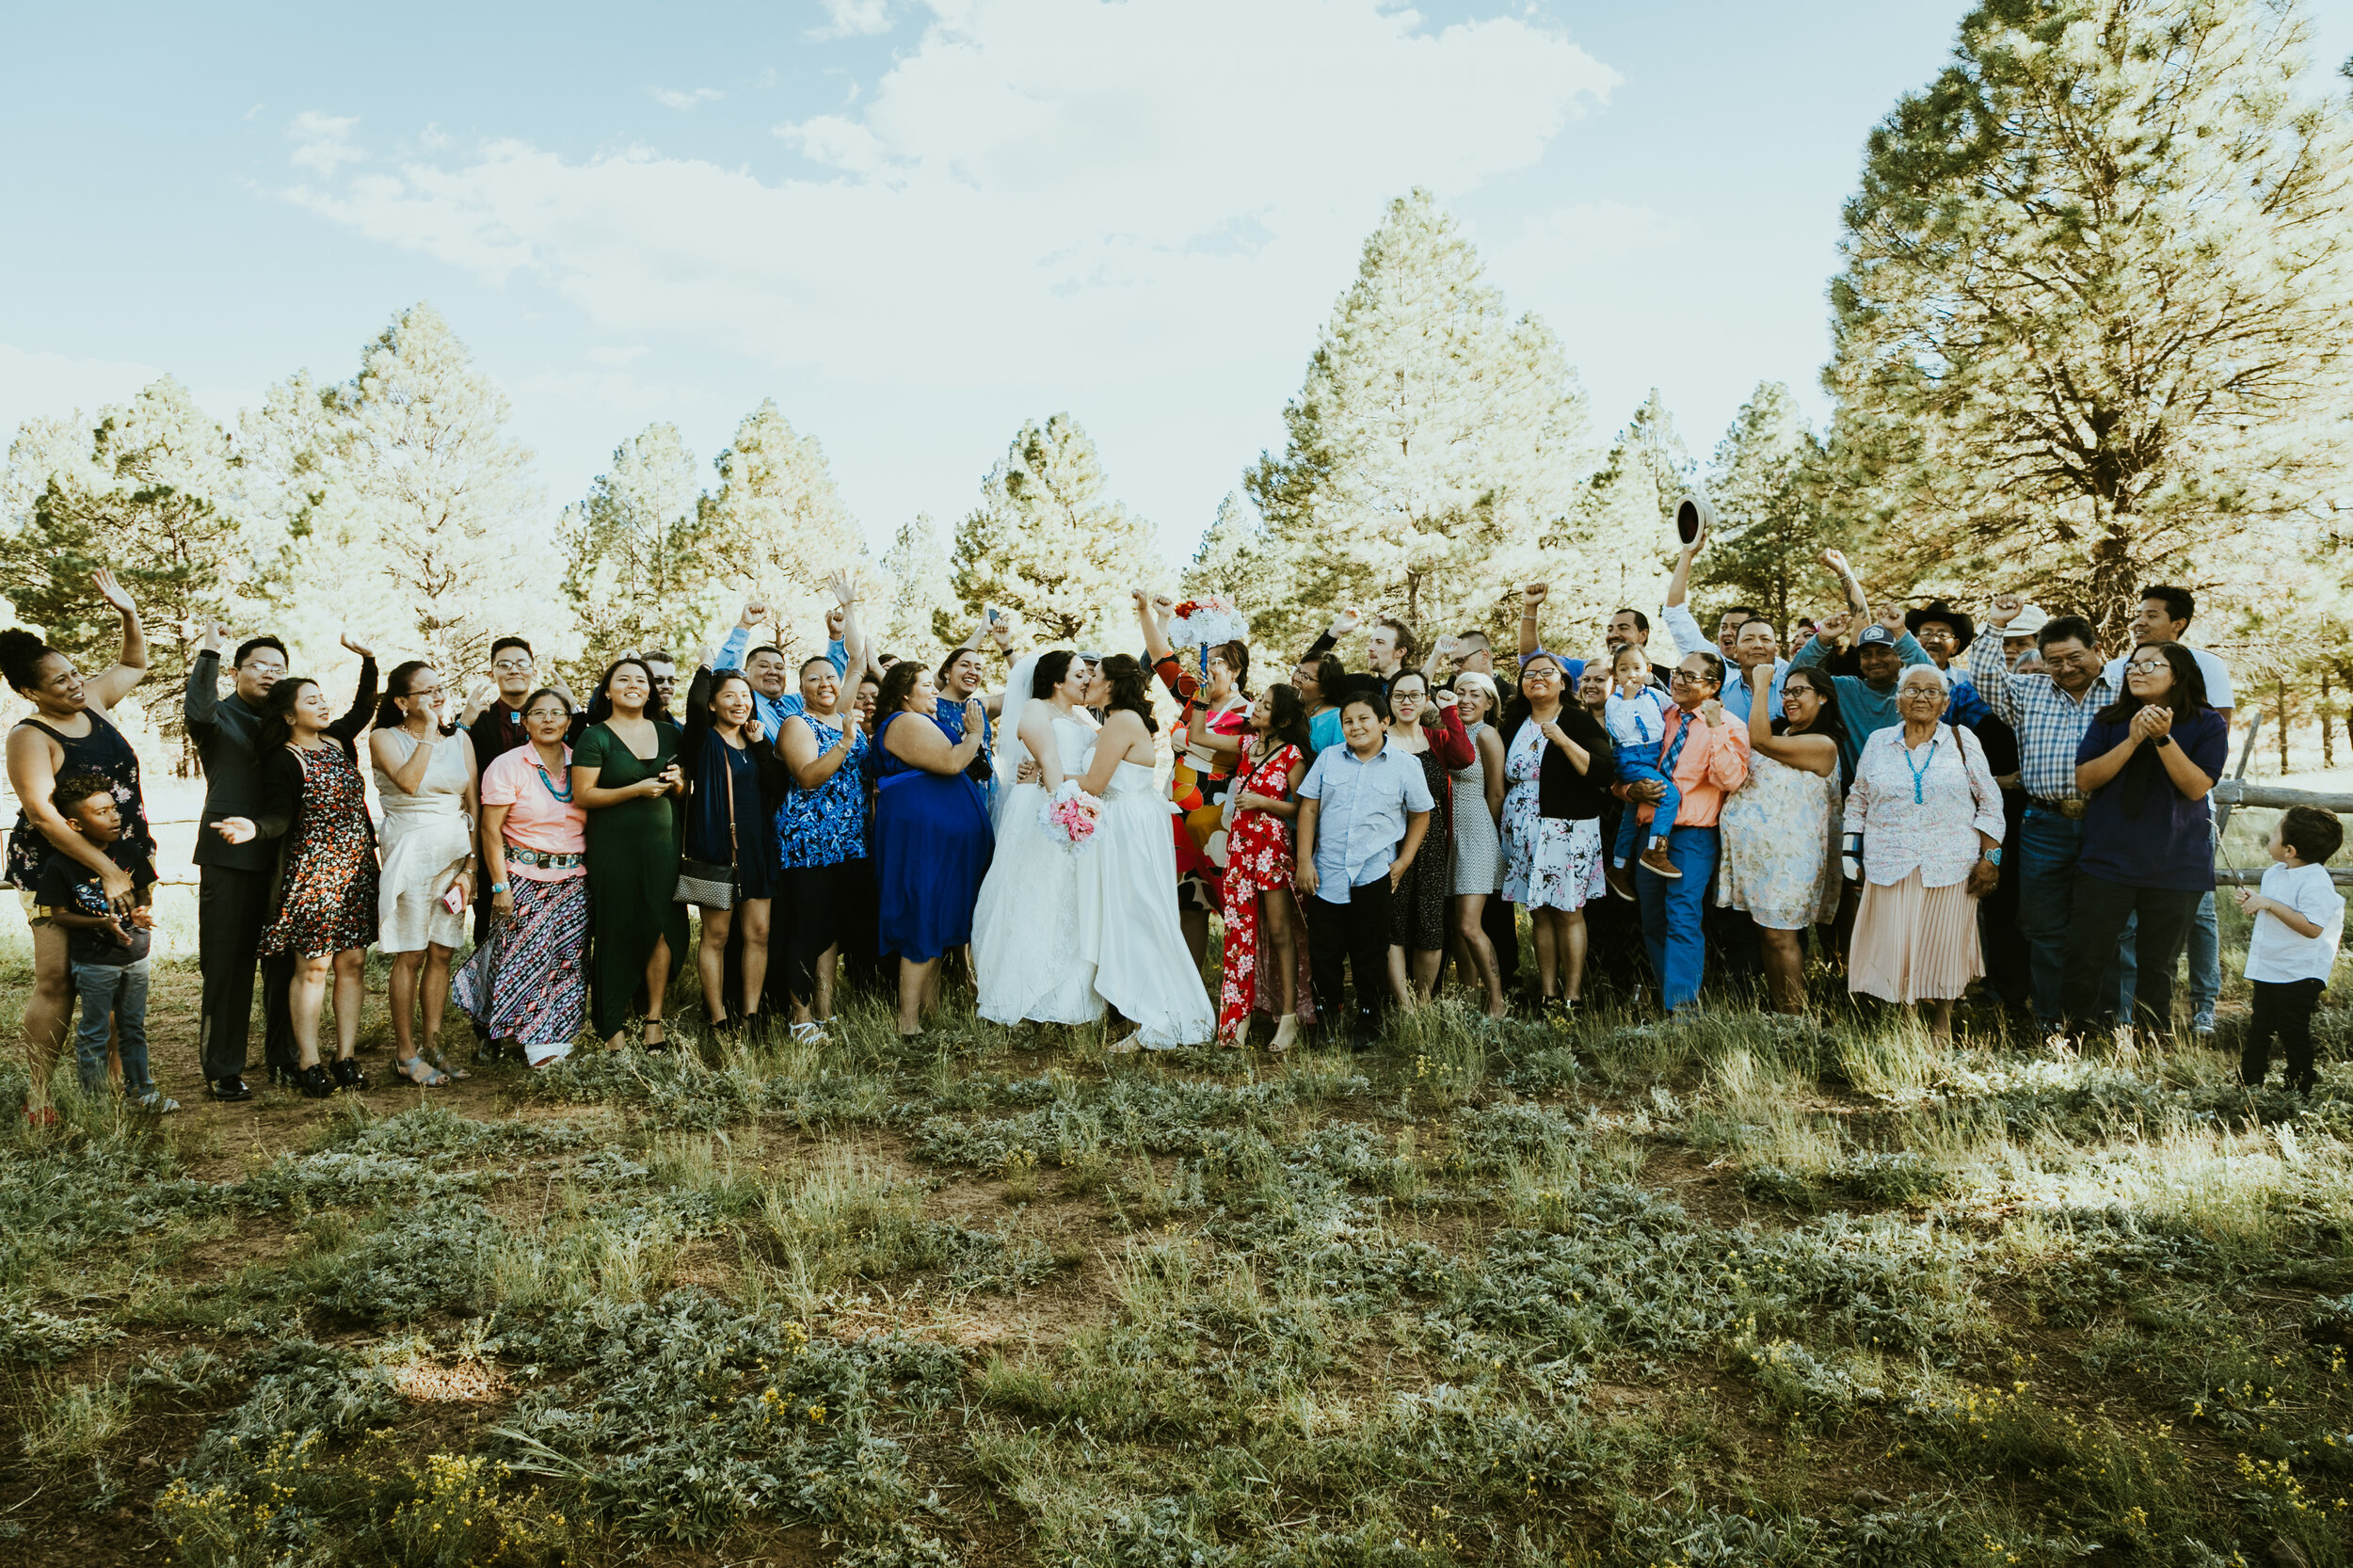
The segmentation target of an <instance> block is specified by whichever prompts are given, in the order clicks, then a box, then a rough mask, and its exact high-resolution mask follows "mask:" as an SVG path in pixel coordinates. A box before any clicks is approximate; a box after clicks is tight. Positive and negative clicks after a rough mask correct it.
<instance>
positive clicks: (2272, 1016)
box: [2138, 980, 2324, 1093]
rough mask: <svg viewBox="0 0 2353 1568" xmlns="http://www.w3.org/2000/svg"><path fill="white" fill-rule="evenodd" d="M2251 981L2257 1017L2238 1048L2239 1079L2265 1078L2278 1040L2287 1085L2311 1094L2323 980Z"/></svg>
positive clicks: (2249, 1081)
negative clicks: (2316, 1018)
mask: <svg viewBox="0 0 2353 1568" xmlns="http://www.w3.org/2000/svg"><path fill="white" fill-rule="evenodd" d="M2138 984H2143V985H2145V984H2148V982H2147V981H2146V980H2143V981H2140V982H2139V983H2138ZM2249 984H2251V985H2253V986H2254V988H2255V1016H2254V1017H2253V1018H2252V1019H2251V1020H2249V1023H2248V1025H2247V1044H2246V1045H2245V1046H2244V1047H2242V1048H2240V1050H2239V1057H2238V1078H2239V1081H2240V1082H2241V1083H2245V1084H2249V1085H2252V1084H2258V1083H2261V1082H2262V1081H2263V1080H2264V1074H2265V1071H2267V1070H2268V1069H2269V1068H2270V1066H2271V1042H2272V1041H2273V1040H2275V1039H2276V1040H2278V1041H2279V1042H2280V1048H2281V1049H2282V1050H2284V1051H2285V1052H2286V1053H2287V1058H2288V1087H2289V1088H2291V1089H2297V1090H2301V1091H2304V1092H2306V1093H2310V1092H2311V1090H2312V1086H2313V1083H2314V1082H2316V1081H2318V1077H2319V1075H2317V1074H2316V1073H2314V1072H2313V1010H2314V1009H2315V1008H2317V1007H2319V1005H2320V993H2321V991H2322V989H2323V988H2324V987H2323V985H2322V983H2321V982H2319V981H2317V980H2256V981H2250V982H2249Z"/></svg>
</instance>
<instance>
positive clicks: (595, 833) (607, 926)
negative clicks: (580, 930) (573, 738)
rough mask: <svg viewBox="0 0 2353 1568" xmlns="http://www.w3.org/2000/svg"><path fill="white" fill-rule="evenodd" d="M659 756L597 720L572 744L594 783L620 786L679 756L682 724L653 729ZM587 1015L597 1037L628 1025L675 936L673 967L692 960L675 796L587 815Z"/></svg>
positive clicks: (577, 765) (602, 786) (577, 761)
mask: <svg viewBox="0 0 2353 1568" xmlns="http://www.w3.org/2000/svg"><path fill="white" fill-rule="evenodd" d="M653 729H654V755H653V756H652V758H651V759H647V758H643V757H640V756H638V755H637V754H636V753H635V752H633V751H632V750H630V749H629V743H628V742H626V741H624V740H622V739H621V738H620V737H619V736H618V735H616V734H615V733H613V731H612V730H611V729H609V728H606V727H605V726H603V725H601V724H592V725H590V726H589V727H588V728H587V730H586V731H585V732H584V734H583V735H582V736H581V737H580V740H579V743H578V744H575V745H574V746H573V747H572V766H573V767H575V768H595V769H597V770H598V773H597V787H598V788H599V789H604V790H617V789H621V788H624V787H625V786H628V785H631V784H634V783H636V782H638V781H639V780H640V779H647V778H651V777H653V776H655V775H657V774H659V773H660V772H661V771H662V770H663V769H664V768H666V767H668V766H669V765H670V764H671V763H672V762H673V761H675V760H677V759H678V742H679V731H678V727H677V726H676V725H672V724H659V723H657V724H656V725H655V726H654V727H653ZM587 839H588V928H589V930H590V931H591V932H592V933H593V934H594V952H593V956H592V958H591V961H590V968H589V977H588V985H589V1003H588V1006H589V1016H590V1018H591V1020H592V1021H593V1023H594V1027H595V1029H596V1032H597V1037H598V1038H599V1039H602V1040H609V1039H611V1038H612V1037H613V1036H614V1035H615V1034H617V1033H619V1032H620V1031H621V1028H622V1026H624V1025H625V1024H627V1023H628V1022H629V1012H630V1000H631V998H632V996H634V995H635V993H636V992H637V991H638V989H639V988H640V987H641V986H642V985H643V984H645V979H646V961H647V960H648V959H649V958H651V957H652V956H653V945H654V943H655V942H657V941H659V940H660V939H661V938H663V937H664V936H666V937H668V938H669V940H670V972H671V973H672V974H674V975H675V974H677V973H678V971H679V967H680V965H681V964H684V963H687V962H690V961H691V960H692V957H693V952H692V950H691V949H689V948H688V947H687V945H686V906H685V905H684V904H679V903H676V902H674V901H673V899H672V897H671V895H672V894H673V893H675V892H676V891H677V890H678V856H679V813H678V804H677V801H676V800H675V798H673V797H669V796H664V795H655V796H652V797H649V798H648V799H645V800H632V801H627V802H624V803H623V804H621V805H619V806H606V807H600V808H598V809H596V810H593V811H590V812H589V813H588V828H587Z"/></svg>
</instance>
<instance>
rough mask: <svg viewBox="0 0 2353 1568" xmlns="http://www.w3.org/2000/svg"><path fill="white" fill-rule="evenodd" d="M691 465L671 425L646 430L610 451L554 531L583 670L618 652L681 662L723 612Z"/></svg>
mask: <svg viewBox="0 0 2353 1568" xmlns="http://www.w3.org/2000/svg"><path fill="white" fill-rule="evenodd" d="M695 473H696V464H695V456H694V454H693V453H691V452H689V451H688V450H687V449H686V444H685V442H684V441H683V440H680V437H679V432H678V426H676V425H674V424H648V426H646V428H645V429H644V430H643V431H641V432H639V433H638V434H637V435H635V436H633V437H632V438H631V439H630V440H626V441H624V442H622V443H621V444H620V445H619V446H617V447H616V448H615V449H614V452H613V466H612V468H611V469H610V470H609V471H608V472H605V473H603V474H600V475H599V476H598V478H597V480H596V483H595V484H594V485H592V486H591V487H590V488H589V491H588V494H587V495H586V497H584V499H582V500H580V501H578V502H575V503H574V504H571V505H569V506H567V507H565V508H564V518H563V521H562V522H561V523H560V524H559V525H558V527H557V530H556V539H557V544H558V548H559V551H560V552H561V554H562V556H563V558H564V561H565V575H564V593H565V596H566V598H567V599H568V600H570V602H571V606H572V615H573V617H574V620H575V622H576V624H577V626H578V629H579V632H580V636H581V640H582V642H583V645H584V653H585V654H586V655H587V656H588V663H589V664H592V665H597V666H599V667H601V664H602V663H603V662H604V661H607V660H609V659H611V658H612V657H613V656H614V655H616V654H617V653H618V652H620V651H621V650H622V649H623V648H638V649H643V648H667V649H668V650H670V652H671V653H672V654H673V655H674V656H676V657H678V658H680V659H685V658H690V657H691V656H692V655H693V653H694V651H695V650H696V649H697V648H700V647H701V646H702V642H703V635H704V632H705V631H706V629H707V628H708V627H709V626H710V624H711V623H712V620H713V619H714V618H715V617H717V616H719V615H720V614H721V613H722V606H721V603H720V599H721V591H720V590H719V588H718V586H717V584H716V582H715V577H714V572H713V567H714V565H715V564H716V563H715V561H714V559H713V552H712V550H711V548H710V541H709V539H708V537H707V536H706V534H707V529H708V526H709V524H710V521H711V518H712V508H711V507H710V506H709V505H708V504H707V500H708V498H707V497H705V496H703V495H701V494H700V493H699V492H698V491H697V489H696V483H695Z"/></svg>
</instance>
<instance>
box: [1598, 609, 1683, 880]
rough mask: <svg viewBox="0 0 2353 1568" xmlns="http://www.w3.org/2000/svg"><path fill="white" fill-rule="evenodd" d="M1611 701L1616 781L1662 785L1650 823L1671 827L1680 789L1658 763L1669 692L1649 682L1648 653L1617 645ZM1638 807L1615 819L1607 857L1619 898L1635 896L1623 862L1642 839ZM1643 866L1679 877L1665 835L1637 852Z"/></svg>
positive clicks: (1607, 709)
mask: <svg viewBox="0 0 2353 1568" xmlns="http://www.w3.org/2000/svg"><path fill="white" fill-rule="evenodd" d="M1609 679H1610V691H1609V701H1608V702H1606V703H1605V704H1603V708H1602V718H1603V722H1604V724H1606V725H1607V726H1608V728H1609V744H1610V747H1611V749H1612V751H1613V752H1614V753H1615V756H1616V761H1617V773H1618V781H1619V782H1620V783H1625V784H1641V783H1650V784H1662V785H1664V786H1666V790H1667V793H1666V795H1665V796H1664V797H1663V798H1662V799H1661V800H1660V801H1659V802H1658V805H1657V809H1656V810H1655V811H1653V812H1652V814H1651V822H1650V825H1651V826H1652V827H1653V828H1654V829H1656V828H1657V826H1658V824H1660V823H1665V824H1668V825H1670V826H1673V824H1674V820H1675V812H1676V810H1677V809H1678V808H1681V806H1682V805H1683V792H1682V791H1680V790H1678V789H1676V788H1675V781H1674V780H1673V779H1672V778H1670V777H1668V776H1667V773H1666V770H1665V769H1664V768H1663V767H1662V766H1661V765H1660V763H1661V760H1662V750H1661V748H1662V745H1663V743H1664V742H1665V740H1666V738H1667V694H1666V693H1664V692H1662V691H1660V690H1659V689H1658V688H1657V686H1654V685H1652V684H1651V680H1650V663H1649V656H1648V655H1647V654H1645V653H1644V652H1643V651H1642V650H1641V648H1636V647H1635V646H1634V645H1633V644H1631V643H1628V644H1626V645H1625V646H1624V647H1622V648H1619V649H1618V651H1617V652H1616V653H1615V654H1614V655H1612V656H1611V658H1610V661H1609ZM1639 814H1640V812H1639V808H1636V807H1633V806H1628V807H1627V808H1625V815H1623V816H1621V817H1620V818H1619V819H1618V843H1617V849H1616V851H1615V853H1614V854H1613V855H1612V856H1610V861H1609V870H1610V871H1611V872H1613V873H1615V874H1613V875H1611V876H1609V878H1608V879H1607V880H1608V881H1609V888H1610V891H1612V892H1614V893H1616V894H1617V895H1618V896H1619V897H1620V898H1628V899H1630V898H1632V897H1633V896H1634V880H1633V877H1632V876H1631V874H1629V872H1628V871H1627V862H1629V861H1630V860H1632V859H1633V858H1634V856H1635V849H1636V846H1637V845H1638V844H1640V843H1641V841H1642V824H1641V821H1640V820H1638V819H1639ZM1641 858H1642V864H1643V865H1644V866H1645V867H1647V868H1648V869H1649V870H1651V871H1652V872H1657V874H1658V875H1660V876H1677V877H1679V876H1681V875H1682V874H1683V873H1682V872H1680V871H1677V870H1676V869H1675V863H1674V862H1673V860H1670V859H1668V858H1667V836H1666V834H1664V833H1660V832H1656V831H1654V832H1653V833H1652V834H1651V836H1650V840H1649V843H1648V844H1647V846H1645V847H1643V848H1642V850H1641Z"/></svg>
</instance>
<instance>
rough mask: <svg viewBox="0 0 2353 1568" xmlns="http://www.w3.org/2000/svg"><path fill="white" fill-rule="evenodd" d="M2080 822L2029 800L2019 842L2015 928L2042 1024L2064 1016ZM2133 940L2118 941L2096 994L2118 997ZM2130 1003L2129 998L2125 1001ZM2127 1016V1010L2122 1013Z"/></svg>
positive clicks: (2127, 978)
mask: <svg viewBox="0 0 2353 1568" xmlns="http://www.w3.org/2000/svg"><path fill="white" fill-rule="evenodd" d="M2083 836H2084V829H2083V824H2082V823H2081V822H2079V821H2076V820H2073V819H2072V818H2069V817H2064V816H2061V815H2060V814H2059V813H2058V812H2057V811H2053V810H2050V809H2048V808H2044V807H2041V806H2028V807H2027V808H2026V817H2025V824H2024V826H2023V827H2022V828H2021V829H2020V832H2019V844H2018V930H2019V933H2020V935H2022V936H2025V938H2026V952H2027V963H2028V966H2029V971H2028V972H2029V977H2030V978H2029V981H2028V984H2029V986H2030V988H2031V989H2032V991H2033V993H2034V1016H2035V1019H2036V1021H2037V1022H2039V1023H2041V1025H2042V1026H2043V1027H2044V1028H2045V1029H2057V1027H2059V1024H2060V1022H2061V1020H2062V1019H2063V1018H2064V1017H2065V1016H2066V1013H2065V1008H2064V1006H2063V1004H2062V1001H2061V994H2062V993H2063V991H2064V990H2065V988H2066V973H2067V933H2068V928H2069V927H2070V926H2071V925H2072V924H2073V916H2074V909H2075V856H2077V854H2078V853H2079V852H2080V851H2081V850H2082V848H2083ZM2132 951H2133V950H2132V943H2131V941H2130V939H2129V938H2128V939H2127V940H2126V941H2124V942H2121V943H2120V944H2118V953H2117V959H2116V961H2115V962H2112V963H2111V964H2110V965H2109V966H2108V973H2107V976H2106V978H2105V980H2104V981H2103V982H2102V983H2101V995H2102V996H2103V997H2106V998H2114V997H2117V996H2118V995H2119V994H2120V993H2122V992H2123V988H2124V987H2125V986H2126V985H2129V984H2131V970H2130V969H2129V968H2127V967H2126V966H2129V965H2130V964H2131V963H2132ZM2126 994H2127V995H2128V993H2126ZM2125 1005H2126V1006H2127V1007H2129V1006H2130V1005H2131V1004H2130V1002H2129V1000H2128V1001H2127V1002H2126V1003H2125ZM2124 1016H2131V1015H2130V1014H2129V1013H2127V1014H2125V1015H2124Z"/></svg>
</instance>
